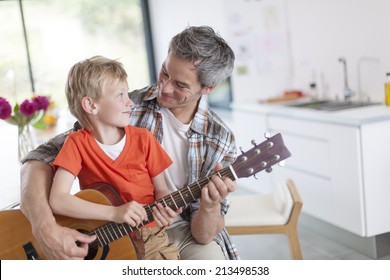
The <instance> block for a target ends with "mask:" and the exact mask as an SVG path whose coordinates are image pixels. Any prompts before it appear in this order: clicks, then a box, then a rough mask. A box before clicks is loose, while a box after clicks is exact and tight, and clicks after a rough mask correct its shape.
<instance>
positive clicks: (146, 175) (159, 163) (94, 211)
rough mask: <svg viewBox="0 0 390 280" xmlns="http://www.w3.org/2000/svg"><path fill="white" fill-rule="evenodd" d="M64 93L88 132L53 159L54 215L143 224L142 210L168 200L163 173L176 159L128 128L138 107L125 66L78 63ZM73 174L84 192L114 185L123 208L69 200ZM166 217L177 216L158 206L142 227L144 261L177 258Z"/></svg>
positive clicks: (92, 60)
mask: <svg viewBox="0 0 390 280" xmlns="http://www.w3.org/2000/svg"><path fill="white" fill-rule="evenodd" d="M65 91H66V97H67V101H68V105H69V109H70V112H71V113H72V114H73V115H74V116H75V117H76V118H77V119H78V121H79V123H80V124H81V125H82V127H83V129H81V130H79V131H75V132H72V133H71V134H70V135H69V136H68V137H67V139H66V141H65V143H64V146H63V148H62V149H61V151H60V153H59V154H58V157H57V158H56V160H55V161H54V164H53V166H54V169H55V170H56V173H55V176H54V180H53V186H52V190H51V193H50V198H49V202H50V205H51V207H52V209H53V211H54V213H57V214H61V215H65V216H69V217H73V218H82V219H96V220H107V221H113V222H116V223H128V224H129V225H131V226H132V227H135V226H137V225H140V224H141V223H145V221H148V217H147V213H146V211H145V209H144V207H143V205H145V204H150V203H153V202H154V201H155V200H157V199H159V198H161V197H164V196H166V195H168V194H169V190H168V187H167V184H166V182H165V178H164V174H163V171H164V170H165V169H166V168H168V166H170V165H171V164H172V161H171V159H170V158H169V156H168V155H167V154H166V153H165V152H164V150H163V149H162V148H161V146H160V144H159V143H158V142H157V141H156V139H155V138H154V137H153V135H152V134H151V133H150V132H149V131H148V130H146V129H143V128H137V127H132V126H129V125H128V123H129V115H130V112H131V109H132V106H133V105H134V104H133V102H132V101H131V100H130V98H129V96H128V85H127V74H126V72H125V70H124V68H123V66H122V64H121V63H120V62H118V61H115V60H110V59H107V58H104V57H101V56H94V57H92V58H90V59H86V60H84V61H81V62H79V63H77V64H75V65H74V66H73V67H72V68H71V70H70V72H69V75H68V80H67V83H66V87H65ZM76 176H77V177H78V178H79V182H80V188H81V189H84V188H86V187H88V186H90V185H93V184H94V183H98V182H104V183H107V184H108V185H111V186H113V187H114V188H115V189H116V190H117V191H118V193H119V194H120V196H121V198H122V200H123V201H124V202H125V204H123V205H121V206H117V207H115V206H109V205H102V204H97V203H93V202H89V201H86V200H83V199H81V198H78V197H76V196H73V195H71V194H70V189H71V187H72V183H73V181H74V179H75V177H76ZM156 208H158V209H159V210H158V211H157V209H156ZM164 211H166V212H164ZM178 212H180V211H178ZM165 213H169V214H170V216H172V215H175V214H176V213H175V212H174V211H173V210H172V209H170V208H169V207H165V208H164V207H163V206H162V205H161V204H158V205H157V207H155V209H153V218H154V220H155V222H152V223H149V224H147V223H148V222H146V223H145V224H147V225H145V226H144V227H142V228H141V229H140V235H141V238H142V240H143V241H144V245H145V259H178V253H177V250H176V247H175V245H173V244H171V243H170V242H169V240H168V237H167V235H166V233H165V230H164V229H163V228H161V226H162V225H164V224H167V221H168V222H169V221H170V220H169V218H168V216H166V215H165ZM157 225H158V226H159V227H157Z"/></svg>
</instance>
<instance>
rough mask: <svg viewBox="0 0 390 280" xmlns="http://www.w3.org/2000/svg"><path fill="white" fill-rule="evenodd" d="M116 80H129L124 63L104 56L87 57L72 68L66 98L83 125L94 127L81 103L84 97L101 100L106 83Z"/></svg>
mask: <svg viewBox="0 0 390 280" xmlns="http://www.w3.org/2000/svg"><path fill="white" fill-rule="evenodd" d="M115 80H118V81H120V82H123V81H126V80H127V73H126V71H125V69H124V68H123V64H122V63H120V62H119V61H117V60H112V59H108V58H105V57H103V56H93V57H91V58H88V59H85V60H83V61H80V62H78V63H76V64H75V65H73V67H72V68H71V69H70V71H69V74H68V79H67V81H66V85H65V93H66V99H67V101H68V106H69V111H70V112H71V114H72V115H73V116H75V117H76V118H77V119H78V121H79V122H80V124H81V125H82V126H83V127H85V128H88V129H92V126H91V123H90V121H89V119H88V116H87V114H86V113H85V111H84V109H83V107H82V105H81V101H82V99H83V98H84V97H90V98H92V99H93V100H95V101H99V99H100V98H101V97H102V94H103V88H104V86H105V84H106V83H107V82H113V81H115Z"/></svg>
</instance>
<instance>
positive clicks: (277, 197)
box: [273, 181, 294, 220]
mask: <svg viewBox="0 0 390 280" xmlns="http://www.w3.org/2000/svg"><path fill="white" fill-rule="evenodd" d="M273 200H274V203H275V207H276V209H277V211H278V212H279V213H280V214H281V215H282V216H283V217H289V215H290V213H291V209H292V208H293V206H294V201H293V197H292V195H291V193H290V189H289V187H288V185H287V182H286V181H283V182H279V183H278V184H277V185H276V187H275V190H274V192H273ZM286 220H288V218H287V219H286Z"/></svg>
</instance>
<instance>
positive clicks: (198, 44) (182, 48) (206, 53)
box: [168, 26, 235, 87]
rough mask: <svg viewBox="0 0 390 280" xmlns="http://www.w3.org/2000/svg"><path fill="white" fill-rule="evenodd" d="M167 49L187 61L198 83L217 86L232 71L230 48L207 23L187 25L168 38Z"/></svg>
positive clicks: (231, 51) (231, 52) (233, 57)
mask: <svg viewBox="0 0 390 280" xmlns="http://www.w3.org/2000/svg"><path fill="white" fill-rule="evenodd" d="M168 53H172V54H173V55H175V56H177V57H179V58H184V59H186V60H189V61H191V62H192V63H193V64H194V65H195V67H196V70H197V73H198V79H199V82H200V84H201V86H202V87H205V86H217V85H218V84H220V83H221V82H223V81H224V80H226V79H227V78H228V77H229V76H230V75H231V74H232V72H233V68H234V59H235V56H234V52H233V50H232V49H231V48H230V47H229V45H228V44H227V43H226V41H225V40H224V39H223V38H222V37H221V36H220V35H219V34H217V33H216V32H215V31H214V30H213V29H212V28H211V27H209V26H189V27H187V28H186V29H184V30H183V31H182V32H181V33H179V34H177V35H176V36H175V37H173V38H172V40H171V42H170V44H169V49H168Z"/></svg>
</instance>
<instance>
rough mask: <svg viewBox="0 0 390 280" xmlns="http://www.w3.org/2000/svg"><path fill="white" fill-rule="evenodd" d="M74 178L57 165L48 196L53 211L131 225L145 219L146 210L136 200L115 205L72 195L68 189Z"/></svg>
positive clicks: (69, 215)
mask: <svg viewBox="0 0 390 280" xmlns="http://www.w3.org/2000/svg"><path fill="white" fill-rule="evenodd" d="M74 179H75V176H74V175H73V174H72V173H71V172H69V171H67V170H66V169H64V168H61V167H59V168H58V170H57V171H56V174H55V176H54V180H53V186H52V190H51V192H50V198H49V202H50V206H51V208H52V209H53V212H54V213H56V214H61V215H64V216H68V217H72V218H79V219H88V220H103V221H113V222H117V223H124V222H126V223H128V224H130V225H131V226H136V225H138V224H139V223H140V222H141V221H142V220H146V218H147V217H146V212H145V210H144V208H143V207H142V206H141V205H140V204H139V203H137V202H129V203H126V204H124V205H121V206H118V207H115V206H111V205H103V204H99V203H94V202H90V201H87V200H84V199H82V198H79V197H77V196H74V195H72V194H71V193H70V189H71V188H72V183H73V181H74Z"/></svg>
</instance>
